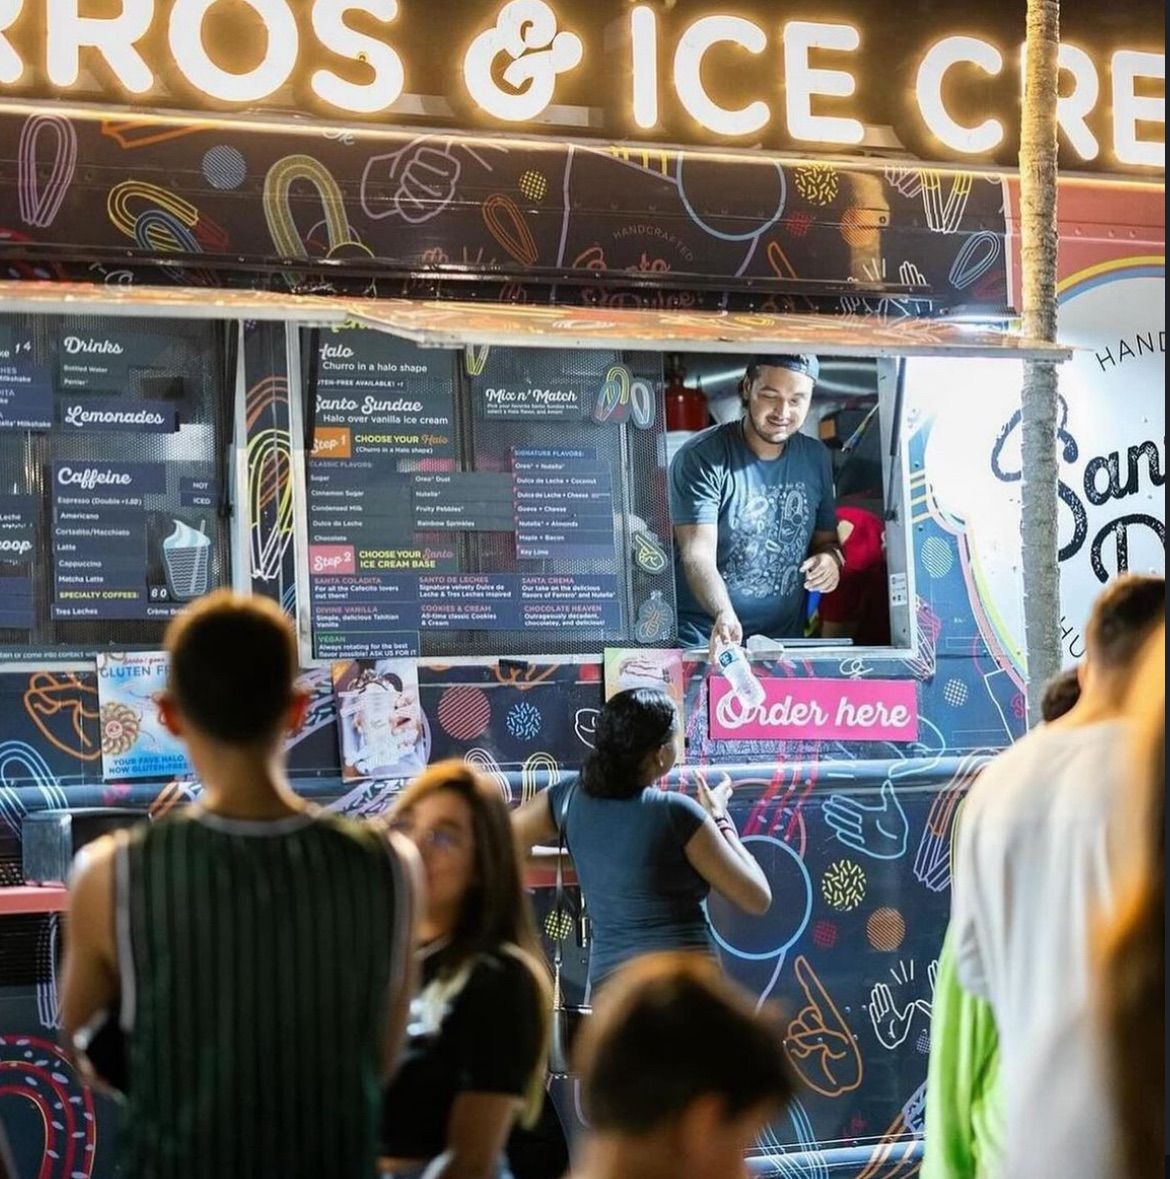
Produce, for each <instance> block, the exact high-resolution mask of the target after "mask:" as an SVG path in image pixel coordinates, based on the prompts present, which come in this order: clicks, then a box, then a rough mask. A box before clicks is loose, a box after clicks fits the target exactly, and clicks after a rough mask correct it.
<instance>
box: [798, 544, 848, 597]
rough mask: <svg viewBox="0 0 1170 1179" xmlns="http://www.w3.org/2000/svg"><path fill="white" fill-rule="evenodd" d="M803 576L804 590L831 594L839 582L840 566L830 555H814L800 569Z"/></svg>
mask: <svg viewBox="0 0 1170 1179" xmlns="http://www.w3.org/2000/svg"><path fill="white" fill-rule="evenodd" d="M800 571H801V573H803V574H804V588H805V589H806V590H819V591H820V592H821V593H822V594H831V593H832V592H833V590H835V589H836V588H837V583H838V582H839V581H840V580H841V566H840V565H838V564H837V558H836V557H834V556H833V554H832V553H814V554H813V555H812V556H811V557H809V558H808V560H807V561H805V562H804V564H803V565H801V567H800Z"/></svg>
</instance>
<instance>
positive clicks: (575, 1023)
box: [548, 782, 591, 1077]
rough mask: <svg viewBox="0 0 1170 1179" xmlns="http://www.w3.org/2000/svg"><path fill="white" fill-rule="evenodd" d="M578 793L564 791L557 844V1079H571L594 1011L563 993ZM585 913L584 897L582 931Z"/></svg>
mask: <svg viewBox="0 0 1170 1179" xmlns="http://www.w3.org/2000/svg"><path fill="white" fill-rule="evenodd" d="M576 789H577V783H576V782H573V783H571V784H570V786H569V788H568V789H567V790H566V791H565V797H564V801H563V802H562V803H561V817H560V824H559V826H560V839H559V840H558V841H557V870H556V900H555V902H554V904H553V911H552V931H553V960H552V966H553V1005H552V1027H551V1028H550V1029H549V1049H548V1071H549V1073H550V1074H551V1075H552V1076H554V1077H564V1076H568V1075H569V1055H570V1051H571V1049H572V1047H573V1040H574V1038H575V1037H576V1034H577V1029H578V1028H579V1027H580V1024H581V1021H582V1020H583V1019H584V1018H585V1017H586V1016H587V1015H589V1013H590V1010H591V1008H589V1007H588V1006H586V1005H583V1004H582V1005H577V1004H572V1003H566V1002H565V996H564V992H563V990H562V988H561V968H562V965H563V963H564V955H565V950H564V944H565V938H566V937H568V930H569V928H570V927H571V921H570V918H569V912H568V901H567V898H566V896H565V866H564V858H565V821H566V819H567V818H568V814H569V803H570V802H572V800H573V794H574V792H575V791H576ZM584 909H585V898H584V897H582V898H581V912H580V914H579V916H578V920H579V921H580V922H581V927H582V928H583V927H584V924H585V921H586V920H587V919H586V917H585V912H584Z"/></svg>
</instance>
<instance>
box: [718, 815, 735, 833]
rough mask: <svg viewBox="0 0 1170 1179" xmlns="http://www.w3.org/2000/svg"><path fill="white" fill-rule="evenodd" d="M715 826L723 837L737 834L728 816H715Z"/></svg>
mask: <svg viewBox="0 0 1170 1179" xmlns="http://www.w3.org/2000/svg"><path fill="white" fill-rule="evenodd" d="M715 826H716V827H718V828H719V830H720V832H722V833H723V834H724V835H727V834H731V835H735V834H737V832H736V830H735V824H734V823H733V822H732V821H731V817H730V816H729V815H716V816H715Z"/></svg>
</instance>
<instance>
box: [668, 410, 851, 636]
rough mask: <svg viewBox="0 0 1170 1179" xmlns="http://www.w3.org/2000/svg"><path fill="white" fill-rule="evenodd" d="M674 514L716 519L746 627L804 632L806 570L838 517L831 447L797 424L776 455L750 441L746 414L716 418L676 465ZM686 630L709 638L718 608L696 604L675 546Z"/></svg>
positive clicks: (726, 576)
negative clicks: (813, 544)
mask: <svg viewBox="0 0 1170 1179" xmlns="http://www.w3.org/2000/svg"><path fill="white" fill-rule="evenodd" d="M670 514H671V518H672V519H673V521H674V523H675V524H717V525H718V528H719V544H718V549H717V552H716V558H715V564H716V567H717V568H718V570H719V572H720V574H721V575H722V577H723V580H724V582H725V583H726V585H727V593H728V595H729V596H730V598H731V604H732V606H733V607H734V608H735V613H736V615H737V617H738V618H739V621H740V622H741V623H742V625H743V633H744V637H745V638H746V637H747V636H748V635H753V634H758V635H768V636H770V637H775V638H784V637H786V636H799V635H801V634H802V633H803V630H804V618H803V607H804V576H803V575H802V574H801V572H800V566H801V565H802V564H803V562H804V561H805V559H806V557H807V556H808V547H809V543H810V541H811V540H812V535H813V533H814V532H831V531H835V530H836V527H837V508H836V504H835V503H834V499H833V460H832V456H831V454H830V453H829V448H828V447H827V446H825V444H824V443H823V442H820V441H819V440H818V439H816V438H810V437H809V436H808V435H807V434H794V435H793V436H792V437H791V438H789V440H788V443H787V445H786V446H785V447H784V453H783V454H781V456H780V457H779V458H777V459H761V458H759V457H758V456H757V455H755V454H754V453H753V452H752V451H751V450H749V449H748V446H747V443H746V442H744V439H743V425H742V423H741V422H739V421H735V422H726V423H724V424H723V425H722V426H712V427H711V428H710V429H709V430H704V431H703V432H702V433H701V434H697V435H695V437H694V438H690V439H688V440H687V441H686V442H685V443H683V445H682V447H681V448H680V449H679V451H678V453H677V454H676V455H675V456H674V461H673V462H672V463H671V465H670ZM675 587H676V593H677V596H678V633H679V639H680V640H681V641H682V642H683V643H685V644H687V645H694V646H699V645H704V644H706V642H707V640H708V638H709V637H710V635H711V622H712V619H711V616H710V615H709V614H708V613H707V612H706V611H705V610H704V609H703V608H702V606H700V605H699V603H698V601H697V600H696V598H695V595H694V594H693V593H692V592H691V587H690V586H689V585H688V584H687V579H686V575H685V574H684V572H683V569H682V565H681V561H680V554H679V551H678V548H677V546H676V549H675Z"/></svg>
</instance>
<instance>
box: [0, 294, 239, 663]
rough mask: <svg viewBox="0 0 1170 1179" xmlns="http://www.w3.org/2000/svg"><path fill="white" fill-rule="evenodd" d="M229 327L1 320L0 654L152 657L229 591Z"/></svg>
mask: <svg viewBox="0 0 1170 1179" xmlns="http://www.w3.org/2000/svg"><path fill="white" fill-rule="evenodd" d="M230 330H231V329H229V328H228V327H227V326H226V325H225V324H224V323H221V322H216V321H213V320H195V319H140V318H136V317H130V316H124V317H116V316H91V315H84V316H81V315H78V316H72V315H40V314H37V315H33V314H18V313H0V659H3V660H45V659H68V660H78V659H87V658H90V657H91V656H92V655H93V654H94V653H95V652H97V651H102V650H110V649H118V650H134V649H140V650H156V649H157V648H158V646H159V644H160V642H161V640H162V637H163V632H164V630H165V627H166V624H167V622H168V621H169V620H170V619H171V618H172V617H173V616H174V615H175V614H176V613H178V611H179V610H180V609H182V607H183V605H184V604H185V603H186V602H188V601H190V600H192V599H193V598H196V597H198V596H200V595H201V594H203V593H206V592H207V591H208V590H210V589H211V588H213V587H214V586H215V585H218V584H221V583H222V582H223V581H224V580H225V577H226V575H227V572H228V544H227V533H226V525H225V513H224V511H223V498H224V495H225V492H226V490H227V489H226V488H225V486H224V483H223V476H224V474H225V473H226V472H227V471H228V469H229V461H230V454H229V449H228V448H229V445H230V444H229V442H228V439H227V437H226V434H227V429H228V426H229V424H230V404H231V392H232V390H231V383H232V380H233V376H232V373H231V371H230V369H229V366H228V364H227V363H226V362H227V359H228V358H227V355H226V346H227V343H228V341H229V339H230V334H229V333H230Z"/></svg>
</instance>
